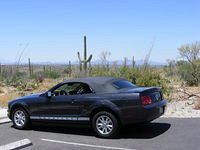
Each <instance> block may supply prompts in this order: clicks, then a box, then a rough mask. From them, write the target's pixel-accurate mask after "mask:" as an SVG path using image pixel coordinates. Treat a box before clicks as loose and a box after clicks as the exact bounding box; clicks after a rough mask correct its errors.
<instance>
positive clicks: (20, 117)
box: [12, 108, 30, 129]
mask: <svg viewBox="0 0 200 150" xmlns="http://www.w3.org/2000/svg"><path fill="white" fill-rule="evenodd" d="M12 122H13V125H14V127H15V128H16V129H26V128H28V127H29V124H30V119H29V115H28V113H27V112H26V111H25V110H24V109H23V108H17V109H15V110H14V111H13V113H12Z"/></svg>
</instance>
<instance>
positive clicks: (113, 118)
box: [92, 111, 120, 138]
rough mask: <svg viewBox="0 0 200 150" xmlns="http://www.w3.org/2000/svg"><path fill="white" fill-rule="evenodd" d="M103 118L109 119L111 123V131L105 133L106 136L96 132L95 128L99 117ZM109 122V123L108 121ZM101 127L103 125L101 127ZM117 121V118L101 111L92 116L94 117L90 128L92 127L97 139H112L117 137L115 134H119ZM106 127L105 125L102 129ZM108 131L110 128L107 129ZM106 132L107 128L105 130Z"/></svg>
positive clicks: (96, 128)
mask: <svg viewBox="0 0 200 150" xmlns="http://www.w3.org/2000/svg"><path fill="white" fill-rule="evenodd" d="M103 116H105V118H107V117H108V118H110V120H111V121H112V125H113V127H112V130H111V131H110V132H109V133H107V134H103V133H101V132H100V131H99V130H98V127H97V123H98V122H97V121H99V120H100V117H103ZM97 119H98V120H97ZM110 120H109V121H110ZM102 126H103V125H102ZM119 126H120V125H119V121H118V120H117V118H116V117H115V116H114V115H113V114H112V113H110V112H107V111H101V112H98V113H97V114H95V115H94V117H93V118H92V127H93V130H94V131H95V133H96V134H97V136H98V137H101V138H111V137H114V136H116V135H117V133H118V132H119ZM105 127H106V125H105V126H104V128H105ZM109 129H110V128H109ZM106 130H108V128H107V129H106Z"/></svg>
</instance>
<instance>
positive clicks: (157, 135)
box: [0, 118, 200, 150]
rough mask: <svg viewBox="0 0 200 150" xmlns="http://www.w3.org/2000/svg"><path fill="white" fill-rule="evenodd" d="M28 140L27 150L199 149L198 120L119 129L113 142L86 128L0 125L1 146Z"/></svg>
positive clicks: (166, 120)
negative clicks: (21, 127)
mask: <svg viewBox="0 0 200 150" xmlns="http://www.w3.org/2000/svg"><path fill="white" fill-rule="evenodd" d="M26 138H28V139H30V140H31V142H32V144H33V145H32V146H30V147H28V148H25V149H30V150H32V149H33V150H40V149H41V150H43V149H48V150H54V149H59V150H62V149H69V150H77V149H80V150H90V149H91V150H92V149H95V150H96V149H97V150H101V149H116V150H117V149H118V150H127V149H134V150H160V149H162V150H168V149H173V150H176V149H177V150H179V149H181V150H188V149H192V150H197V149H199V147H200V142H199V141H200V118H193V119H192V118H190V119H189V118H188V119H177V118H160V119H157V120H155V121H154V122H152V123H151V124H148V125H145V126H131V127H127V128H125V129H122V131H121V132H120V134H119V136H118V137H116V138H115V139H101V138H97V137H95V136H94V133H93V132H92V131H91V130H90V129H88V128H83V129H80V128H69V127H46V126H42V127H41V126H40V127H33V128H32V129H31V130H25V131H24V130H16V129H14V128H12V124H11V123H7V124H3V125H0V139H1V140H0V145H4V144H8V143H10V142H15V141H18V140H22V139H26Z"/></svg>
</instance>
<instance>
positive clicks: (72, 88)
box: [53, 83, 93, 96]
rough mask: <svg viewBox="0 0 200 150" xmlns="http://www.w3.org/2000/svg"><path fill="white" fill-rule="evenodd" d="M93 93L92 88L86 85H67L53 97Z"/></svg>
mask: <svg viewBox="0 0 200 150" xmlns="http://www.w3.org/2000/svg"><path fill="white" fill-rule="evenodd" d="M88 93H93V92H92V90H91V89H90V87H89V86H88V85H87V84H84V83H65V84H63V85H61V86H59V87H58V88H56V89H55V90H54V91H53V96H62V95H76V94H88Z"/></svg>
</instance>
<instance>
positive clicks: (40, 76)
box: [31, 70, 60, 82]
mask: <svg viewBox="0 0 200 150" xmlns="http://www.w3.org/2000/svg"><path fill="white" fill-rule="evenodd" d="M59 77H60V74H59V73H58V72H56V71H52V70H44V71H40V72H37V73H35V74H33V75H32V76H31V78H32V79H35V80H36V81H40V82H42V81H43V80H44V78H52V79H56V78H59Z"/></svg>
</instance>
